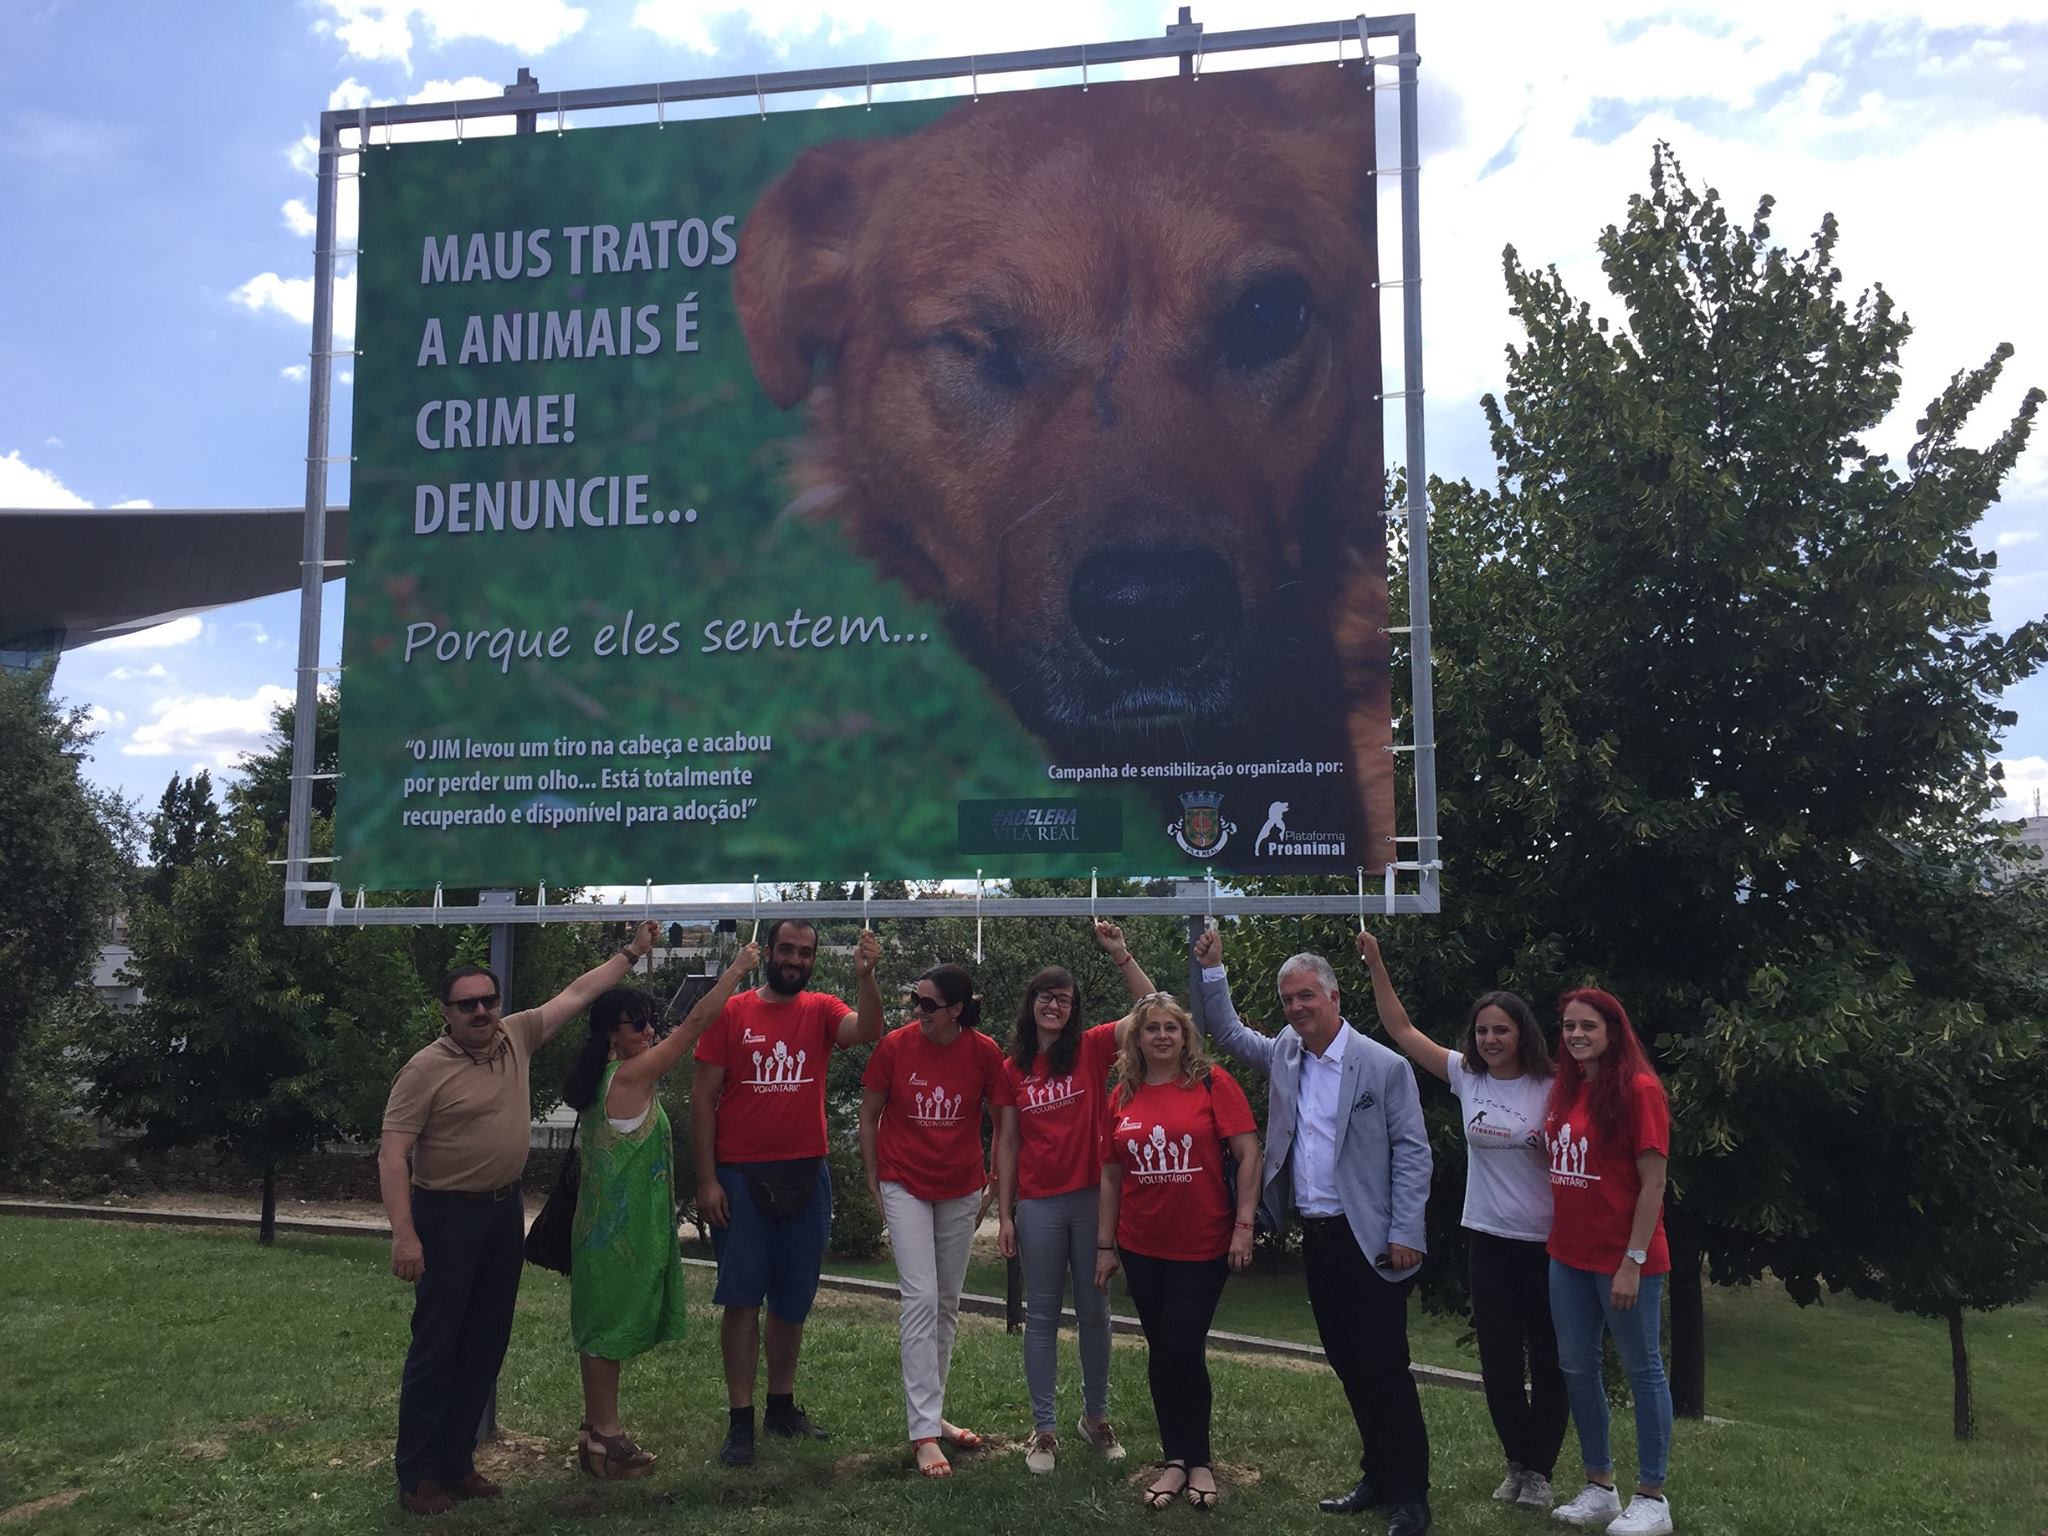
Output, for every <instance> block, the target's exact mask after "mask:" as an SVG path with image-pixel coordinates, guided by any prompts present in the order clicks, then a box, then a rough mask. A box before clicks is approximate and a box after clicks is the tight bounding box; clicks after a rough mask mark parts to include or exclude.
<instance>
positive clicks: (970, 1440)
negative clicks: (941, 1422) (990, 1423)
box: [939, 1424, 982, 1451]
mask: <svg viewBox="0 0 2048 1536" xmlns="http://www.w3.org/2000/svg"><path fill="white" fill-rule="evenodd" d="M939 1438H940V1439H941V1440H943V1441H945V1442H946V1444H948V1445H950V1446H952V1447H953V1449H954V1450H956V1451H978V1450H980V1449H981V1445H982V1441H981V1436H979V1435H977V1434H976V1433H975V1432H974V1431H973V1430H971V1429H962V1428H960V1427H959V1426H958V1425H957V1424H956V1425H954V1426H953V1427H952V1428H951V1429H943V1430H940V1431H939Z"/></svg>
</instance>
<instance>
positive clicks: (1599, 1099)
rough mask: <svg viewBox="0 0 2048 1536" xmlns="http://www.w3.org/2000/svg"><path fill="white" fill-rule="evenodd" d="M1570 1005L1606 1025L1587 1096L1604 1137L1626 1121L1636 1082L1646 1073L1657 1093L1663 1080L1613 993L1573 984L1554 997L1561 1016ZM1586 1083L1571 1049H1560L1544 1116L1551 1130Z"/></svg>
mask: <svg viewBox="0 0 2048 1536" xmlns="http://www.w3.org/2000/svg"><path fill="white" fill-rule="evenodd" d="M1573 1003H1584V1004H1585V1005H1586V1006H1587V1007H1588V1008H1590V1009H1592V1010H1593V1011H1594V1012H1595V1013H1597V1014H1599V1015H1600V1017H1601V1019H1602V1020H1603V1021H1605V1023H1606V1025H1607V1050H1606V1052H1605V1054H1603V1055H1602V1056H1601V1058H1600V1071H1599V1073H1598V1074H1597V1075H1596V1076H1595V1077H1594V1079H1593V1087H1592V1089H1591V1091H1589V1092H1588V1093H1587V1095H1586V1107H1587V1110H1588V1112H1589V1113H1590V1114H1591V1115H1592V1117H1593V1124H1594V1125H1596V1126H1597V1127H1599V1130H1600V1134H1601V1135H1602V1136H1603V1137H1610V1136H1619V1135H1620V1134H1622V1132H1623V1130H1624V1129H1625V1128H1626V1127H1627V1125H1628V1119H1629V1112H1630V1111H1631V1110H1633V1109H1634V1108H1635V1102H1636V1092H1637V1089H1636V1082H1637V1080H1638V1079H1639V1078H1641V1077H1644V1076H1645V1075H1647V1076H1648V1077H1649V1079H1650V1081H1651V1082H1653V1083H1655V1084H1657V1088H1658V1091H1659V1092H1660V1093H1661V1092H1662V1091H1663V1086H1664V1085H1663V1079H1661V1078H1659V1077H1658V1076H1657V1069H1656V1068H1655V1067H1653V1066H1651V1065H1650V1058H1649V1057H1648V1056H1647V1055H1646V1054H1645V1053H1644V1051H1643V1042H1642V1041H1641V1040H1640V1039H1639V1038H1638V1037H1637V1035H1636V1029H1635V1026H1634V1025H1633V1024H1631V1023H1629V1021H1628V1010H1627V1009H1626V1008H1624V1007H1622V1006H1621V999H1620V998H1618V997H1616V996H1615V995H1614V994H1613V993H1612V992H1602V991H1601V990H1600V989H1599V988H1598V987H1576V988H1574V989H1573V990H1572V991H1570V992H1567V993H1565V994H1564V995H1563V996H1562V997H1560V998H1559V999H1558V1000H1557V1011H1558V1012H1559V1013H1560V1014H1562V1013H1563V1012H1564V1011H1565V1009H1567V1008H1569V1007H1570V1006H1571V1005H1572V1004H1573ZM1585 1081H1586V1074H1585V1071H1584V1069H1582V1068H1581V1067H1580V1066H1579V1063H1578V1061H1577V1060H1576V1058H1574V1057H1573V1055H1572V1053H1571V1052H1570V1051H1564V1050H1561V1051H1559V1052H1558V1053H1557V1075H1556V1076H1555V1077H1554V1078H1552V1079H1551V1083H1550V1106H1549V1111H1548V1114H1547V1117H1546V1118H1547V1119H1548V1120H1549V1122H1550V1126H1551V1128H1552V1129H1553V1130H1555V1128H1556V1125H1557V1122H1558V1121H1559V1120H1561V1119H1562V1118H1563V1117H1564V1114H1565V1111H1566V1110H1568V1109H1570V1108H1571V1106H1572V1101H1573V1100H1575V1099H1576V1098H1577V1097H1578V1096H1579V1089H1580V1088H1581V1087H1582V1086H1583V1085H1584V1083H1585Z"/></svg>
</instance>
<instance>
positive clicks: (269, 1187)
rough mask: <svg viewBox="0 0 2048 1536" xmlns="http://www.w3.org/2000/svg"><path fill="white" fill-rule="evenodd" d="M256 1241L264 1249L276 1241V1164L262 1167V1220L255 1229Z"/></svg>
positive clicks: (267, 1164)
mask: <svg viewBox="0 0 2048 1536" xmlns="http://www.w3.org/2000/svg"><path fill="white" fill-rule="evenodd" d="M256 1241H257V1242H259V1243H261V1244H263V1245H264V1246H265V1247H266V1248H267V1247H269V1246H270V1245H271V1244H272V1243H274V1242H276V1241H277V1164H275V1163H269V1162H266V1163H265V1164H264V1165H263V1220H262V1221H261V1222H260V1223H258V1224H257V1227H256Z"/></svg>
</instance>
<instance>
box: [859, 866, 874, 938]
mask: <svg viewBox="0 0 2048 1536" xmlns="http://www.w3.org/2000/svg"><path fill="white" fill-rule="evenodd" d="M874 895H875V883H874V881H872V880H870V879H869V878H868V872H867V871H866V870H862V871H861V872H860V931H861V932H862V933H866V932H867V931H868V903H869V902H870V901H872V900H873V899H874Z"/></svg>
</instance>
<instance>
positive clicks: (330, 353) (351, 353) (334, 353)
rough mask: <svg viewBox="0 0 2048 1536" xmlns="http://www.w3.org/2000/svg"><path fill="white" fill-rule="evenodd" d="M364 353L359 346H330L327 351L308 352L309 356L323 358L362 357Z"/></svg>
mask: <svg viewBox="0 0 2048 1536" xmlns="http://www.w3.org/2000/svg"><path fill="white" fill-rule="evenodd" d="M362 355H363V354H362V352H361V350H360V349H359V348H356V347H329V348H328V349H327V350H326V351H325V352H308V353H307V354H306V356H308V357H312V358H321V357H330V358H331V357H361V356H362Z"/></svg>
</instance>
